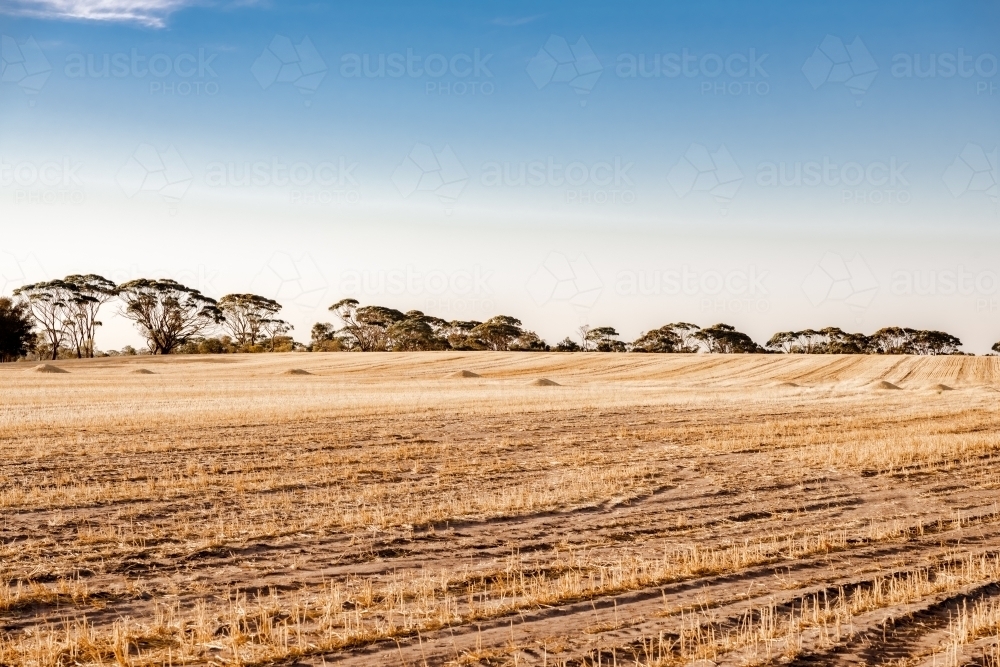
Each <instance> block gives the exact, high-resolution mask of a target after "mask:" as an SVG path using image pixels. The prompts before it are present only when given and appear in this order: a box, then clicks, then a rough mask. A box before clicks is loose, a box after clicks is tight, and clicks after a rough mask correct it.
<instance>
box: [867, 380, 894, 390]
mask: <svg viewBox="0 0 1000 667" xmlns="http://www.w3.org/2000/svg"><path fill="white" fill-rule="evenodd" d="M872 387H874V388H875V389H899V387H897V386H896V385H894V384H893V383H891V382H886V381H885V380H879V381H878V382H876V383H874V384H873V385H872Z"/></svg>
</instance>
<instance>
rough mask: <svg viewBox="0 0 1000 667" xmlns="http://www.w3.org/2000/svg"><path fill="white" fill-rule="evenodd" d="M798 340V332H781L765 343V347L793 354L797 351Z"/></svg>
mask: <svg viewBox="0 0 1000 667" xmlns="http://www.w3.org/2000/svg"><path fill="white" fill-rule="evenodd" d="M798 340H799V333H798V332H797V331H779V332H778V333H776V334H774V335H773V336H771V338H770V339H768V341H767V342H766V343H764V347H766V348H767V349H769V350H774V351H776V352H784V353H785V354H792V353H793V352H795V350H796V346H797V344H798Z"/></svg>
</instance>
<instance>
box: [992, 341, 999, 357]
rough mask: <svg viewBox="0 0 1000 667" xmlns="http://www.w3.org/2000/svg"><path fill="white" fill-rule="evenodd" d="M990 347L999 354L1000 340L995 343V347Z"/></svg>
mask: <svg viewBox="0 0 1000 667" xmlns="http://www.w3.org/2000/svg"><path fill="white" fill-rule="evenodd" d="M990 349H991V350H993V351H994V352H996V353H997V354H1000V341H997V342H996V343H993V347H991V348H990Z"/></svg>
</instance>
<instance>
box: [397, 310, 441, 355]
mask: <svg viewBox="0 0 1000 667" xmlns="http://www.w3.org/2000/svg"><path fill="white" fill-rule="evenodd" d="M447 327H448V323H447V322H445V321H444V320H441V319H439V318H436V317H430V316H427V315H424V314H423V313H422V312H420V311H419V310H411V311H408V312H406V313H404V319H402V320H398V321H396V322H393V323H392V324H390V325H389V327H388V328H387V329H386V333H387V334H388V336H389V341H390V342H389V346H390V349H392V350H397V351H417V350H444V349H447V348H448V341H447V340H446V339H445V337H444V335H443V332H444V330H445V329H447Z"/></svg>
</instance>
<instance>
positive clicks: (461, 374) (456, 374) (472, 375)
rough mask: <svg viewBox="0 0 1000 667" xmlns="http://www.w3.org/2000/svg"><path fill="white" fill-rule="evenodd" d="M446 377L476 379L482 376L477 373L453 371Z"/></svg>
mask: <svg viewBox="0 0 1000 667" xmlns="http://www.w3.org/2000/svg"><path fill="white" fill-rule="evenodd" d="M448 377H453V378H478V377H482V375H480V374H479V373H473V372H472V371H455V372H454V373H452V374H451V375H449V376H448Z"/></svg>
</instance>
